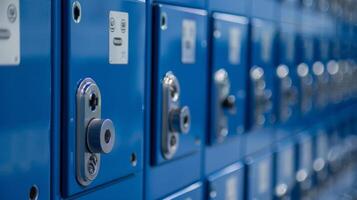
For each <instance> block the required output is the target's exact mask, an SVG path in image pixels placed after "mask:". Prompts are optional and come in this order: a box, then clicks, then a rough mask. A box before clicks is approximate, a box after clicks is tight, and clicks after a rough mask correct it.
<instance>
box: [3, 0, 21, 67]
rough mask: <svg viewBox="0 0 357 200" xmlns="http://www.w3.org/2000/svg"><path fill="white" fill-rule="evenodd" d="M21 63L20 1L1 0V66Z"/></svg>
mask: <svg viewBox="0 0 357 200" xmlns="http://www.w3.org/2000/svg"><path fill="white" fill-rule="evenodd" d="M18 64H20V3H19V0H1V1H0V66H1V65H18Z"/></svg>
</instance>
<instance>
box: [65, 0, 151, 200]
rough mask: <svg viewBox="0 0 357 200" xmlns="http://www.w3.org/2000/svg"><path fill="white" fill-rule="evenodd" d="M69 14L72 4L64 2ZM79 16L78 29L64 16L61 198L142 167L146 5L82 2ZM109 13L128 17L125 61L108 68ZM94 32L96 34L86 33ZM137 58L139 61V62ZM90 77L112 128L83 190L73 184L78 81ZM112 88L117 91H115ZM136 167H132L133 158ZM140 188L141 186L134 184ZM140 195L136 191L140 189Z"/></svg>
mask: <svg viewBox="0 0 357 200" xmlns="http://www.w3.org/2000/svg"><path fill="white" fill-rule="evenodd" d="M64 8H65V11H66V12H67V13H72V1H68V2H66V3H65V7H64ZM81 8H82V17H81V21H80V23H78V24H76V23H75V22H74V21H73V19H72V15H65V16H64V17H65V18H64V24H65V29H64V48H65V49H67V50H66V51H65V52H64V58H65V60H64V61H63V62H64V65H63V71H64V76H63V80H65V81H64V86H63V90H64V94H63V95H64V99H63V101H64V108H63V112H64V113H63V130H64V131H63V135H62V136H63V144H62V151H63V160H62V166H63V171H62V172H63V176H62V177H63V179H62V189H63V192H64V195H65V196H71V195H74V194H76V193H79V192H82V191H84V190H86V189H89V188H94V187H96V186H99V185H101V184H104V183H107V182H111V181H113V180H117V179H119V178H122V177H125V176H128V175H130V174H133V173H137V172H139V171H140V170H142V168H143V126H144V121H143V120H144V111H143V106H144V77H145V71H144V70H145V59H144V58H145V49H144V48H141V46H142V45H143V44H144V43H145V2H142V1H131V0H128V1H119V2H118V1H107V2H105V3H103V2H82V4H81ZM109 11H121V12H128V13H129V14H128V15H129V27H130V31H129V58H128V60H129V62H128V64H123V65H110V64H109V52H108V51H109V48H108V44H109V38H108V35H109V33H108V31H109V25H108V21H109ZM88 33H95V34H88ZM138 58H141V59H138ZM86 77H91V78H92V79H94V80H95V81H96V83H97V84H98V86H99V88H100V90H101V96H102V116H103V117H106V118H109V119H111V120H112V121H113V123H114V124H115V125H116V141H115V146H114V148H113V150H112V152H111V153H110V154H108V155H103V156H102V158H101V167H100V171H99V175H98V177H97V178H96V180H95V181H94V182H93V183H92V184H91V185H89V186H87V187H82V186H81V185H79V183H78V182H77V180H76V163H75V159H74V157H75V155H76V148H75V147H76V145H75V135H76V134H75V130H76V109H75V108H76V103H75V100H76V96H75V94H76V90H77V87H78V84H79V82H80V81H81V80H83V79H84V78H86ZM113 88H115V89H113ZM132 154H136V158H137V163H136V165H132V164H131V162H130V159H131V155H132ZM137 188H138V189H139V188H141V183H140V182H138V183H137ZM139 191H140V189H139Z"/></svg>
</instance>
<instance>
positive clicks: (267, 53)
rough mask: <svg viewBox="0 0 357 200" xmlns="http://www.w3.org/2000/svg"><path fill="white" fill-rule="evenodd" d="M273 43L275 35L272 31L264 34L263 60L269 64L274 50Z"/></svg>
mask: <svg viewBox="0 0 357 200" xmlns="http://www.w3.org/2000/svg"><path fill="white" fill-rule="evenodd" d="M272 43H273V33H272V32H270V31H264V32H262V49H261V53H262V59H263V60H264V61H265V62H268V61H269V60H270V57H271V50H272Z"/></svg>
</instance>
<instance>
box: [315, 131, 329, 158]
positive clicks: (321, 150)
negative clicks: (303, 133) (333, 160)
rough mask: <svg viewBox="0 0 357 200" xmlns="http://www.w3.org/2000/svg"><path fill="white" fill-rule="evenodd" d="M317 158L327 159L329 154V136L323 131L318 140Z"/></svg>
mask: <svg viewBox="0 0 357 200" xmlns="http://www.w3.org/2000/svg"><path fill="white" fill-rule="evenodd" d="M317 142H318V143H317V145H318V146H317V156H318V157H319V158H326V156H327V155H326V154H327V148H328V147H327V142H328V139H327V135H326V133H325V132H323V131H321V132H320V133H319V135H318V140H317Z"/></svg>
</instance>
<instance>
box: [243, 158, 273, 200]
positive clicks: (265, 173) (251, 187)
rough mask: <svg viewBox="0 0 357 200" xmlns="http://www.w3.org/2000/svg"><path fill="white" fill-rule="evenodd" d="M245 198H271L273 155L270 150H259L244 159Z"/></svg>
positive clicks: (250, 199) (266, 199)
mask: <svg viewBox="0 0 357 200" xmlns="http://www.w3.org/2000/svg"><path fill="white" fill-rule="evenodd" d="M245 168H246V170H247V172H246V182H245V185H246V186H247V188H246V190H245V199H247V200H253V199H263V200H268V199H272V198H273V187H272V185H273V175H272V172H273V156H272V153H271V152H270V151H264V152H259V153H257V154H255V155H254V156H252V157H248V158H247V161H246V167H245Z"/></svg>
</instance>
